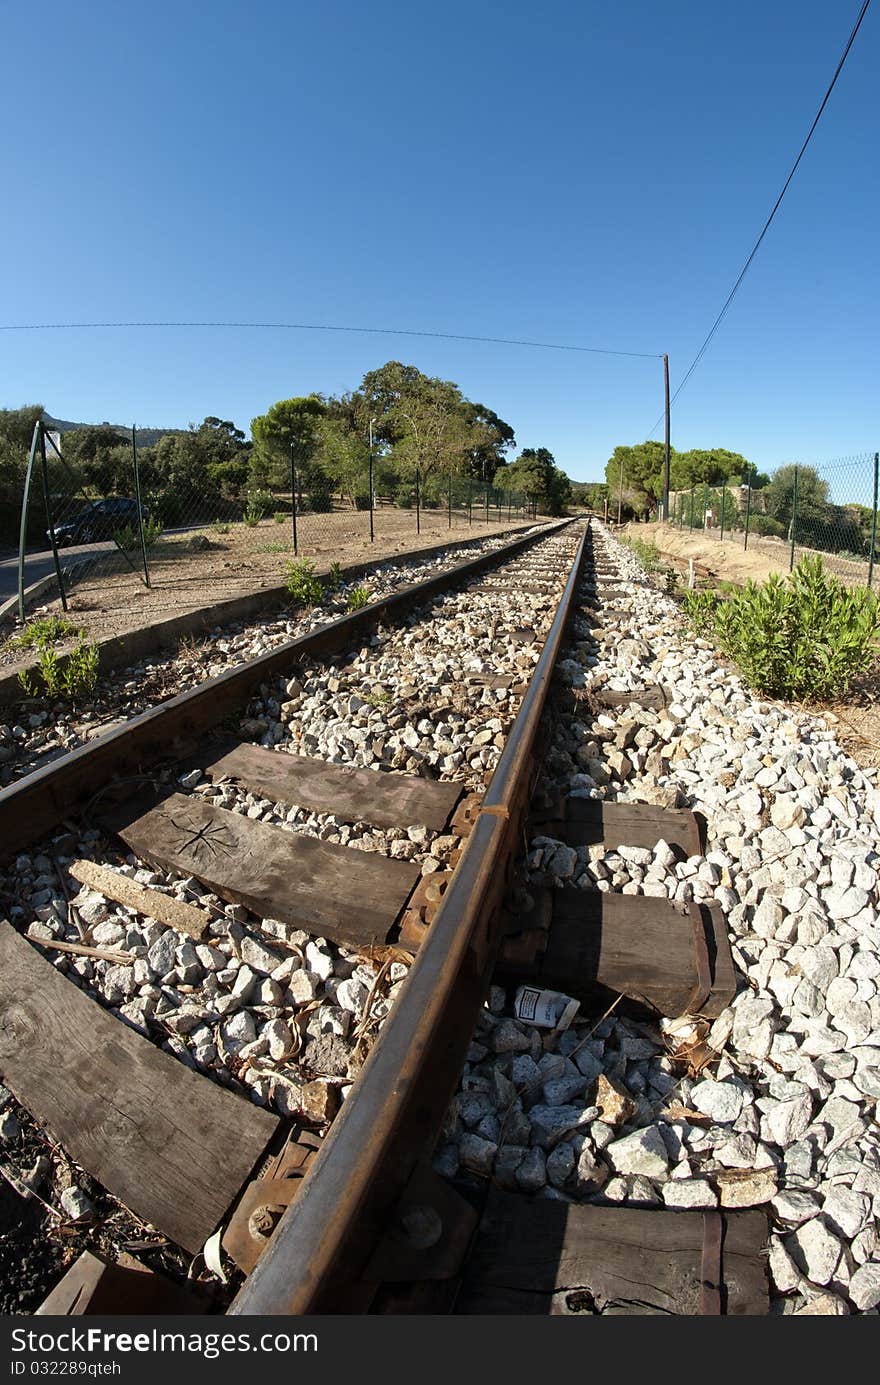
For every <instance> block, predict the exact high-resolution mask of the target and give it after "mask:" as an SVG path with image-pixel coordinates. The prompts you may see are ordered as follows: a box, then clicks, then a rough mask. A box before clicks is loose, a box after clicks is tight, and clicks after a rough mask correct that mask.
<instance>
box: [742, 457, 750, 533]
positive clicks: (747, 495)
mask: <svg viewBox="0 0 880 1385" xmlns="http://www.w3.org/2000/svg"><path fill="white" fill-rule="evenodd" d="M751 513H752V468H751V466H749V467H747V468H746V533H745V538H744V539H743V552H745V550H746V549H747V548H748V546H749V518H750V516H751Z"/></svg>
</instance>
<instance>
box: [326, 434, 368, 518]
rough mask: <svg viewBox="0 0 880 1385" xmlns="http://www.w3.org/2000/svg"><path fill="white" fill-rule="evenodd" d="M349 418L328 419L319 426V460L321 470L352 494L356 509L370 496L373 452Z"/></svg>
mask: <svg viewBox="0 0 880 1385" xmlns="http://www.w3.org/2000/svg"><path fill="white" fill-rule="evenodd" d="M349 425H350V420H349V419H348V418H347V417H345V416H342V417H338V416H337V417H335V418H334V417H332V416H331V417H325V418H323V419H321V421H320V424H319V433H318V443H317V449H316V454H315V455H316V460H317V461H318V463H319V465H320V467H321V470H322V471H323V472H324V473H325V475H326V476H327V477H329V479H330V480H331V481H332V482H333V483H334V484H335V485H336V486H338V487H339V489H340V490H341V491H346V492H347V493H348V498H349V501H350V503H351V504H352V506H353V505H354V504H355V502H356V499H357V497H359V496H369V493H370V448H369V443H368V441H367V438H365V437H364V436H363V434H362V433H361V432H360V431H359V430H358V429H356V428H352V427H350V426H349Z"/></svg>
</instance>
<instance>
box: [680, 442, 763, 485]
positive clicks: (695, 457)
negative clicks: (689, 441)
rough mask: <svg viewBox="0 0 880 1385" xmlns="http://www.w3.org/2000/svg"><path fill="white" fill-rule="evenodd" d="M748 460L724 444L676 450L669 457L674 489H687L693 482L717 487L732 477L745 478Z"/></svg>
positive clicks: (748, 465) (748, 464)
mask: <svg viewBox="0 0 880 1385" xmlns="http://www.w3.org/2000/svg"><path fill="white" fill-rule="evenodd" d="M750 465H751V464H750V463H749V462H747V461H746V459H745V457H743V456H741V454H740V453H739V452H728V451H727V449H726V448H724V447H709V448H694V449H692V450H691V451H690V452H676V453H674V455H673V456H672V457H671V459H670V468H669V469H670V473H671V476H672V489H673V490H687V489H688V488H689V487H690V486H694V485H706V484H708V485H710V486H720V485H723V483H724V482H725V481H727V482H728V483H730V482H731V481H732V480H733V478H734V477H736V479H737V481H739V479H740V477H742V478H743V479H745V475H746V472H747V470H748V469H749V467H750Z"/></svg>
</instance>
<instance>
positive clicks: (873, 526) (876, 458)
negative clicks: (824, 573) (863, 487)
mask: <svg viewBox="0 0 880 1385" xmlns="http://www.w3.org/2000/svg"><path fill="white" fill-rule="evenodd" d="M878 463H880V452H875V453H874V506H873V509H872V510H871V556H870V557H869V559H868V587H869V588H870V586H871V580H872V578H873V576H874V546H875V544H876V542H877V467H878Z"/></svg>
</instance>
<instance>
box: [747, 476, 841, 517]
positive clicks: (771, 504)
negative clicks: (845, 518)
mask: <svg viewBox="0 0 880 1385" xmlns="http://www.w3.org/2000/svg"><path fill="white" fill-rule="evenodd" d="M795 470H797V515H798V519H799V520H800V519H805V520H806V519H819V520H822V519H825V517H826V515H827V510H828V482H827V481H823V480H822V478H821V476H820V475H819V473H818V471H817V470H816V468H815V467H812V466H800V465H799V466H797V468H796V467H795V465H794V463H790V464H789V465H788V466H781V467H777V469H776V471H774V473H773V475H772V476H771V478H770V483H769V485H767V486H765V487H764V490H763V496H764V510H765V512H766V513H767V514H768V515H772V517H773V518H774V519H777V520H779V522H780V524H785V525H789V524H791V516H792V509H793V504H794V475H795Z"/></svg>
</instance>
